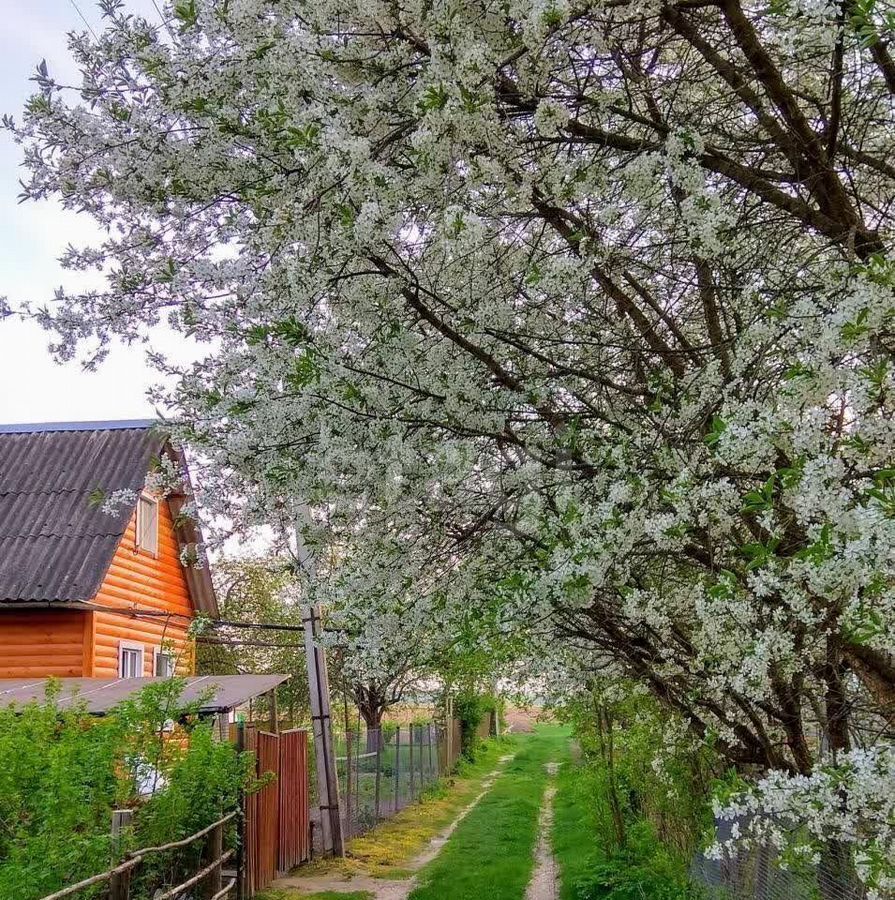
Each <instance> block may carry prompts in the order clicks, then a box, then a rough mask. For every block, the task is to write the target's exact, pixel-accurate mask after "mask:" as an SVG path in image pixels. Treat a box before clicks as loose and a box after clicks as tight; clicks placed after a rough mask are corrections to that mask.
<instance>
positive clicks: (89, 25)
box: [68, 0, 99, 41]
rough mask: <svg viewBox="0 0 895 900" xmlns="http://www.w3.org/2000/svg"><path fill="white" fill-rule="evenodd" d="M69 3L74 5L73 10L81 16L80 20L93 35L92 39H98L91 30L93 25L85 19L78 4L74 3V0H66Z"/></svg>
mask: <svg viewBox="0 0 895 900" xmlns="http://www.w3.org/2000/svg"><path fill="white" fill-rule="evenodd" d="M68 2H69V3H71V5H72V6H73V7H74V10H75V12H76V13H77V14H78V15H79V16H80V17H81V21H82V22H83V23H84V24H85V25H86V26H87V30H88V31H89V32H90V33H91V34H92V35H93V38H94V40H97V41H98V40H99V35H97V33H96V32H95V31H94V30H93V26H92V25H91V24H90V23H89V22H88V21H87V19H86V18H85V16H84V13H82V12H81V10H80V8H79V7H78V4H77V3H75V0H68Z"/></svg>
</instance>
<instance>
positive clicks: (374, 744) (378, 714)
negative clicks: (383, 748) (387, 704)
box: [357, 701, 385, 753]
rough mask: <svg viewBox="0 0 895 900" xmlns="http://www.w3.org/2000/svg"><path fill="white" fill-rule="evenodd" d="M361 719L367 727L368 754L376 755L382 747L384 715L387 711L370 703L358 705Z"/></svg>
mask: <svg viewBox="0 0 895 900" xmlns="http://www.w3.org/2000/svg"><path fill="white" fill-rule="evenodd" d="M357 708H358V710H359V711H360V714H361V718H362V719H363V720H364V724H366V726H367V748H366V752H367V753H375V752H376V750H377V749H378V747H379V746H380V740H381V735H382V714H383V713H384V712H385V710H384V709H383V708H382V707H381V706H379V705H378V704H376V703H371V702H369V701H367V702H364V703H360V704H358V707H357Z"/></svg>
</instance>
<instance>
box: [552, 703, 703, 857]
mask: <svg viewBox="0 0 895 900" xmlns="http://www.w3.org/2000/svg"><path fill="white" fill-rule="evenodd" d="M565 716H566V717H567V718H568V719H569V720H570V721H571V723H572V725H573V727H574V730H575V736H576V738H577V739H578V742H579V745H580V747H581V750H582V763H581V767H580V771H579V772H578V774H577V780H578V781H579V783H580V784H581V790H583V791H586V794H587V797H588V798H589V799H588V800H587V803H588V805H589V807H590V810H591V827H592V829H593V833H594V837H595V839H596V843H597V845H598V847H599V848H600V850H601V851H602V852H603V853H604V854H605V855H607V856H612V855H614V854H616V853H622V854H624V853H627V852H628V851H629V849H630V848H629V847H628V844H629V842H631V841H632V840H634V837H635V836H636V835H638V834H639V835H641V836H642V834H643V831H642V826H643V825H644V824H646V825H648V826H649V829H650V831H651V833H652V834H653V835H654V836H655V840H656V842H657V846H661V847H662V848H663V852H667V853H668V854H669V855H670V856H671V857H673V858H675V859H677V860H678V862H679V863H680V864H681V865H685V864H686V863H688V862H689V860H690V858H691V857H692V855H693V853H694V852H695V850H696V849H697V848H698V846H699V845H700V844H701V843H702V841H703V839H704V836H705V834H706V833H707V831H708V830H709V829H710V827H711V823H712V816H711V811H710V802H709V799H710V795H711V791H712V786H713V784H714V781H715V776H716V775H717V774H718V763H717V760H716V757H715V754H714V752H713V751H712V749H711V746H710V743H709V742H705V743H704V744H702V745H700V746H698V747H696V746H694V745H693V744H691V743H690V741H689V740H688V739H686V738H683V739H681V740H675V739H673V737H669V736H670V735H674V734H677V733H679V731H680V729H678V727H677V726H678V725H679V723H676V722H675V721H674V720H673V718H671V717H670V716H669V715H668V714H667V713H666V712H665V711H664V710H663V709H661V708H660V707H659V706H658V704H657V703H656V702H655V701H654V700H652V699H651V698H650V697H647V696H631V697H628V698H627V699H624V700H620V701H615V702H612V703H607V702H599V701H598V700H597V698H596V697H591V698H588V699H587V700H584V701H579V702H577V703H574V704H571V705H570V706H568V707H567V708H566V710H565ZM680 733H682V732H680ZM657 762H658V763H660V764H659V765H657ZM635 849H636V848H635ZM640 850H642V848H640ZM640 850H637V852H640Z"/></svg>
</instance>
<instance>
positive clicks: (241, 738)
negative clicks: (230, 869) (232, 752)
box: [236, 722, 246, 900]
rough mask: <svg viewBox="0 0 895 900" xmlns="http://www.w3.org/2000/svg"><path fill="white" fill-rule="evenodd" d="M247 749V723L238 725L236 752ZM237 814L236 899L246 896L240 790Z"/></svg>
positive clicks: (243, 807)
mask: <svg viewBox="0 0 895 900" xmlns="http://www.w3.org/2000/svg"><path fill="white" fill-rule="evenodd" d="M245 748H246V726H245V722H237V723H236V752H237V753H244V752H245ZM236 803H237V814H236V898H237V900H245V896H246V846H245V842H246V795H245V791H244V790H242V789H241V788H240V791H239V799H238V800H237V801H236Z"/></svg>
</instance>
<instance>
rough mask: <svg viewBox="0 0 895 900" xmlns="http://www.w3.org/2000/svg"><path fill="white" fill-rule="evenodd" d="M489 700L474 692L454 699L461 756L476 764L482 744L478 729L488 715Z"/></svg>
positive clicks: (465, 693) (466, 692) (464, 693)
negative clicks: (458, 723)
mask: <svg viewBox="0 0 895 900" xmlns="http://www.w3.org/2000/svg"><path fill="white" fill-rule="evenodd" d="M488 711H489V707H488V703H487V698H486V697H485V696H484V695H483V694H478V693H475V692H474V691H463V692H462V693H460V694H458V695H457V696H456V697H455V698H454V716H455V717H456V718H457V720H458V721H459V722H460V754H461V756H463V757H464V758H465V759H467V760H469V761H470V762H474V761H475V758H476V754H477V751H478V745H479V743H480V741H479V737H478V734H477V732H478V728H479V725H481V723H482V720H483V719H484V718H485V715H486V714H487V713H488Z"/></svg>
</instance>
